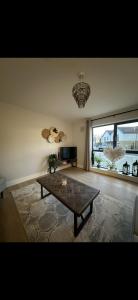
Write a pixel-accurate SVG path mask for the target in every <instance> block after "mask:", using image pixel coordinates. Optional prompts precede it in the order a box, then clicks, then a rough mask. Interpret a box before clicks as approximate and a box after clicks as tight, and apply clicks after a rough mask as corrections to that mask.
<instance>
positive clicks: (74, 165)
mask: <svg viewBox="0 0 138 300" xmlns="http://www.w3.org/2000/svg"><path fill="white" fill-rule="evenodd" d="M61 163H62V165H67V164H71V166H72V167H77V160H71V159H68V160H62V161H61Z"/></svg>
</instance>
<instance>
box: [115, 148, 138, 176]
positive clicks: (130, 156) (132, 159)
mask: <svg viewBox="0 0 138 300" xmlns="http://www.w3.org/2000/svg"><path fill="white" fill-rule="evenodd" d="M136 160H138V154H128V153H126V154H125V156H124V157H123V158H121V159H120V160H118V161H117V162H116V167H117V170H118V171H120V172H121V171H122V170H123V164H124V163H126V161H127V163H128V164H129V165H130V173H132V164H133V163H134V162H135V161H136Z"/></svg>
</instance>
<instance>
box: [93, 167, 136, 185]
mask: <svg viewBox="0 0 138 300" xmlns="http://www.w3.org/2000/svg"><path fill="white" fill-rule="evenodd" d="M90 171H91V172H95V173H99V174H103V175H107V176H112V177H116V178H119V179H122V180H126V181H131V182H134V183H138V177H134V176H129V175H124V174H121V173H118V172H114V171H110V170H103V169H100V168H96V167H92V168H91V169H90Z"/></svg>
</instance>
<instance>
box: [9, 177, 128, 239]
mask: <svg viewBox="0 0 138 300" xmlns="http://www.w3.org/2000/svg"><path fill="white" fill-rule="evenodd" d="M12 195H13V198H14V201H15V203H16V206H17V210H18V212H19V215H20V218H21V221H22V224H23V226H24V228H25V231H26V234H27V237H28V241H29V242H130V241H131V239H132V212H133V207H132V205H131V204H130V205H129V204H126V203H125V204H124V203H122V202H121V201H120V200H118V199H115V198H113V197H110V196H108V195H102V194H99V195H98V197H97V198H96V199H95V200H94V204H93V213H92V215H91V217H90V218H89V220H88V221H87V223H86V224H85V225H84V227H83V229H82V230H81V232H80V233H79V235H78V236H77V237H76V238H75V237H74V234H73V222H74V216H73V213H72V212H71V211H70V210H69V209H68V208H66V207H65V206H64V205H63V204H62V203H61V202H60V201H59V200H57V199H56V198H55V197H54V196H52V195H50V196H48V197H46V198H44V199H42V200H41V199H40V185H39V184H38V183H37V182H36V183H33V184H31V185H28V186H26V187H23V188H20V189H18V190H15V191H13V192H12ZM88 209H89V208H88ZM86 213H87V212H86Z"/></svg>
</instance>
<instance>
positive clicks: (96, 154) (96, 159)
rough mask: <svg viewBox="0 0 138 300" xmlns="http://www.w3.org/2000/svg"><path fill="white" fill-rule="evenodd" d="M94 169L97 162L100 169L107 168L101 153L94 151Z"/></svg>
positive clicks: (105, 159) (105, 160)
mask: <svg viewBox="0 0 138 300" xmlns="http://www.w3.org/2000/svg"><path fill="white" fill-rule="evenodd" d="M93 153H94V164H93V166H94V167H97V164H98V162H100V167H101V168H107V158H106V157H105V155H104V153H103V152H98V151H94V152H93Z"/></svg>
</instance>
